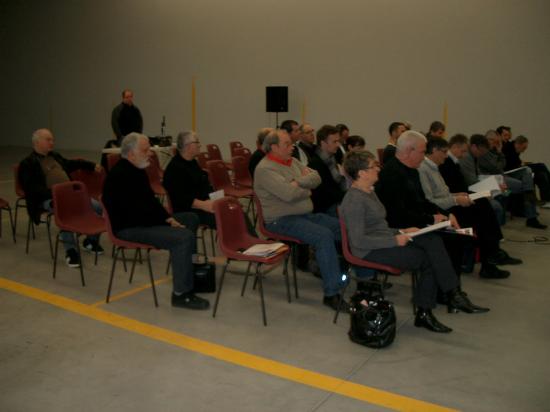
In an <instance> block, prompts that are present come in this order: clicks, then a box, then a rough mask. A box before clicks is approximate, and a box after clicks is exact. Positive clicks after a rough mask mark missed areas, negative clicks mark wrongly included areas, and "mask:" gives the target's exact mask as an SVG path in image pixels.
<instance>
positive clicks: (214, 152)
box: [206, 143, 233, 170]
mask: <svg viewBox="0 0 550 412" xmlns="http://www.w3.org/2000/svg"><path fill="white" fill-rule="evenodd" d="M206 150H207V151H208V154H209V155H210V158H211V160H221V161H222V162H223V164H224V165H225V167H226V168H227V169H230V170H231V169H232V168H233V165H232V164H231V162H224V161H223V158H222V152H221V151H220V148H219V147H218V145H217V144H213V143H210V144H207V145H206Z"/></svg>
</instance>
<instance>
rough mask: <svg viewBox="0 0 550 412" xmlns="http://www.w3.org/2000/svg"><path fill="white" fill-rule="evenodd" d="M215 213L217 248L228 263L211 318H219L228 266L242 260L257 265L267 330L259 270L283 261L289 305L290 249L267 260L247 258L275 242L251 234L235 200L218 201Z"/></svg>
mask: <svg viewBox="0 0 550 412" xmlns="http://www.w3.org/2000/svg"><path fill="white" fill-rule="evenodd" d="M214 213H215V215H216V227H217V231H218V246H219V248H220V251H221V253H222V254H223V255H224V256H225V257H226V258H227V261H226V263H225V266H224V267H223V270H222V274H221V276H220V285H219V288H218V293H217V294H216V302H215V304H214V311H213V312H212V317H216V312H217V310H218V303H219V300H220V295H221V291H222V287H223V281H224V278H225V272H226V270H227V266H228V265H229V263H230V262H231V261H232V260H240V261H245V262H250V263H255V264H256V273H255V275H254V276H255V281H256V282H257V283H258V289H259V291H260V300H261V308H262V318H263V322H264V326H267V318H266V312H265V302H264V292H263V284H262V274H261V273H260V268H261V266H262V265H264V264H266V265H274V264H279V263H281V262H283V261H284V270H283V276H284V278H285V285H286V291H287V298H288V301H289V302H290V285H289V282H288V254H289V250H288V246H284V247H283V248H282V249H280V250H279V251H277V253H275V254H274V255H272V256H268V257H259V256H250V255H245V254H243V253H242V252H243V251H244V250H246V249H248V248H249V247H251V246H253V245H256V244H270V243H274V242H273V241H269V240H263V239H260V238H257V237H255V236H252V235H250V234H249V233H248V230H247V227H246V224H245V220H244V213H243V210H242V207H241V205H240V203H239V202H238V201H237V200H236V199H234V198H231V197H224V198H223V199H219V200H216V201H215V202H214ZM248 276H249V271H248V270H247V272H246V276H245V278H244V281H243V286H242V289H241V296H243V295H244V291H245V289H246V283H247V281H248Z"/></svg>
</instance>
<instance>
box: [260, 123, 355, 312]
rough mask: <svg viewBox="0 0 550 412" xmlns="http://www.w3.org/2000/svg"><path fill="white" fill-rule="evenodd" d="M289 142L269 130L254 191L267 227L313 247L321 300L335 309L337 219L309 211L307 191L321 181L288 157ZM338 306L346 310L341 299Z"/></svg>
mask: <svg viewBox="0 0 550 412" xmlns="http://www.w3.org/2000/svg"><path fill="white" fill-rule="evenodd" d="M292 150H293V145H292V141H291V140H290V137H289V136H288V133H287V132H286V131H284V130H275V131H273V132H270V133H269V134H268V135H267V136H266V138H265V140H264V151H265V152H266V156H265V157H264V158H263V159H262V160H261V162H260V164H258V167H257V168H256V172H255V176H254V191H255V192H256V196H258V198H259V200H260V202H261V205H262V209H263V213H264V219H265V223H266V227H267V229H268V230H270V231H272V232H275V233H280V234H282V235H287V236H291V237H294V238H297V239H299V240H301V241H302V242H304V243H306V244H308V245H311V246H313V247H314V248H315V255H316V258H317V262H318V264H319V267H320V270H321V276H322V279H323V290H324V295H325V296H324V298H323V303H324V304H325V305H327V306H330V307H331V308H333V309H337V308H338V302H339V301H340V295H339V292H340V289H341V288H342V286H343V284H342V271H341V269H340V264H339V261H338V253H337V250H336V242H338V241H340V240H341V237H340V228H339V223H338V219H335V218H333V217H330V216H328V215H326V214H324V213H312V211H313V203H312V202H311V190H312V189H315V188H316V187H317V186H319V184H321V178H320V177H319V174H318V173H317V172H316V171H315V170H312V169H310V168H308V167H307V166H305V165H304V164H302V163H301V162H300V161H297V160H296V159H294V158H293V157H292ZM342 302H343V304H342V308H343V309H344V310H348V308H349V306H348V304H347V303H345V302H344V301H342Z"/></svg>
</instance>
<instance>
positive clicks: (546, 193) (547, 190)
mask: <svg viewBox="0 0 550 412" xmlns="http://www.w3.org/2000/svg"><path fill="white" fill-rule="evenodd" d="M528 166H529V167H530V168H531V170H532V171H533V173H534V174H535V177H534V181H535V185H536V186H537V187H538V188H539V192H540V200H543V201H545V202H550V172H549V171H548V168H547V167H546V165H545V164H544V163H531V164H529V165H528Z"/></svg>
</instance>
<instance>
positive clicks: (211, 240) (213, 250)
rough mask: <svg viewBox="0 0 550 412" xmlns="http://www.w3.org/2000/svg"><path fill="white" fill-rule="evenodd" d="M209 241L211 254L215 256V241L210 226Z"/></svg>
mask: <svg viewBox="0 0 550 412" xmlns="http://www.w3.org/2000/svg"><path fill="white" fill-rule="evenodd" d="M209 231H210V243H211V244H212V256H216V242H215V241H214V229H212V228H210V230H209Z"/></svg>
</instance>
